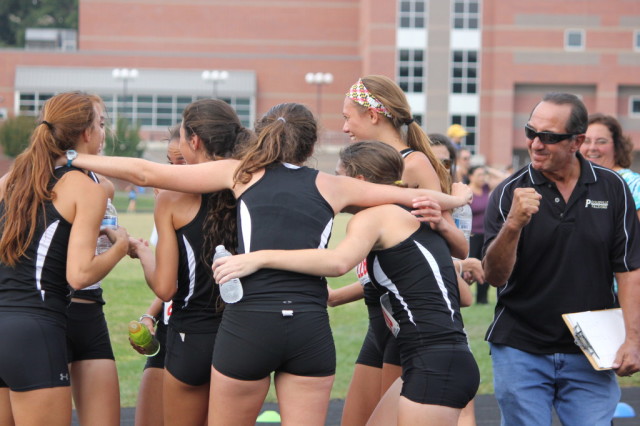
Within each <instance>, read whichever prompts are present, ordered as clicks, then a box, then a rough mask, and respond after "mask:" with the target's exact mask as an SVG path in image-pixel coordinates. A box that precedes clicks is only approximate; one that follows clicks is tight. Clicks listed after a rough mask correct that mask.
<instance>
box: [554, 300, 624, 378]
mask: <svg viewBox="0 0 640 426" xmlns="http://www.w3.org/2000/svg"><path fill="white" fill-rule="evenodd" d="M562 319H563V320H564V322H565V324H567V327H569V331H571V334H572V335H573V337H574V339H575V343H576V345H578V346H579V347H580V349H581V350H582V352H584V354H585V355H586V357H587V359H589V362H590V363H591V366H592V367H593V368H594V369H596V370H611V369H612V368H613V367H612V364H613V361H614V360H615V357H616V353H617V352H618V349H619V348H620V346H621V345H622V343H624V339H625V336H626V334H625V329H624V319H623V317H622V309H620V308H618V309H604V310H601V311H585V312H575V313H569V314H562Z"/></svg>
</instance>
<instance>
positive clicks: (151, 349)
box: [129, 320, 160, 356]
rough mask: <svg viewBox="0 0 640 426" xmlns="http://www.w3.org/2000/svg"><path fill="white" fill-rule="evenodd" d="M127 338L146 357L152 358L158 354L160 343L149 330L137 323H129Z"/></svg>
mask: <svg viewBox="0 0 640 426" xmlns="http://www.w3.org/2000/svg"><path fill="white" fill-rule="evenodd" d="M129 338H130V339H131V341H132V342H133V343H135V344H136V345H138V346H140V347H141V348H142V349H143V350H144V354H145V355H146V356H154V355H156V354H157V353H158V352H160V342H158V339H156V336H154V335H153V334H151V332H150V331H149V329H148V328H147V327H146V326H145V325H144V324H142V323H140V322H139V321H135V320H134V321H131V322H130V323H129Z"/></svg>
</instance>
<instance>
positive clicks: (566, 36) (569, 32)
mask: <svg viewBox="0 0 640 426" xmlns="http://www.w3.org/2000/svg"><path fill="white" fill-rule="evenodd" d="M575 34H578V35H580V46H572V45H570V44H569V37H571V36H572V35H575ZM586 45H587V34H586V33H585V31H584V30H581V29H577V28H569V29H566V30H564V50H571V51H581V50H584V49H585V46H586Z"/></svg>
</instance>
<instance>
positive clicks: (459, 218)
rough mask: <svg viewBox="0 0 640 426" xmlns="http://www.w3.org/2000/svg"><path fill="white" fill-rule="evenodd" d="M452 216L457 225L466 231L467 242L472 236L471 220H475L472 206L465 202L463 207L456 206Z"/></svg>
mask: <svg viewBox="0 0 640 426" xmlns="http://www.w3.org/2000/svg"><path fill="white" fill-rule="evenodd" d="M452 216H453V221H454V222H455V224H456V226H457V227H458V229H460V230H461V231H462V232H463V233H464V237H465V238H466V239H467V242H469V239H470V238H471V221H472V220H473V213H472V212H471V206H470V205H469V204H465V205H464V206H462V207H456V208H455V209H453V214H452Z"/></svg>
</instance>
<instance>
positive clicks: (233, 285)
mask: <svg viewBox="0 0 640 426" xmlns="http://www.w3.org/2000/svg"><path fill="white" fill-rule="evenodd" d="M226 256H231V253H229V252H228V251H227V249H226V248H224V246H223V245H219V246H217V247H216V252H215V254H214V255H213V261H214V262H215V261H216V259H220V258H221V257H226ZM242 295H243V292H242V283H241V282H240V280H239V279H238V278H234V279H232V280H229V281H227V282H226V283H224V284H222V285H221V286H220V297H222V300H224V302H225V303H236V302H238V301H239V300H240V299H242Z"/></svg>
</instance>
